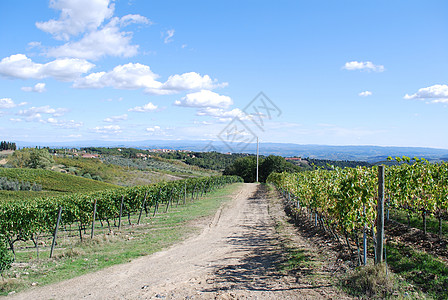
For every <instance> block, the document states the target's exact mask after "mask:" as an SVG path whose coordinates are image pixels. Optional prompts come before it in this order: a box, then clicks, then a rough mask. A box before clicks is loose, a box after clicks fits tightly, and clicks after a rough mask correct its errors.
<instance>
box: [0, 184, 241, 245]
mask: <svg viewBox="0 0 448 300" xmlns="http://www.w3.org/2000/svg"><path fill="white" fill-rule="evenodd" d="M240 181H241V179H240V178H238V177H236V176H216V177H207V178H195V179H186V180H179V181H172V182H162V183H159V184H154V185H148V186H136V187H129V188H115V189H109V190H104V191H99V192H92V193H75V194H69V195H65V196H60V197H46V198H36V199H31V200H21V201H3V202H0V235H1V236H3V237H4V238H5V239H6V240H7V243H8V244H9V247H10V248H11V250H12V251H13V252H14V250H15V248H14V245H15V243H16V242H18V241H21V242H26V241H33V242H34V244H35V246H36V248H37V247H38V243H37V239H38V237H39V236H42V235H45V234H47V235H48V234H51V235H54V236H55V237H56V232H57V229H56V230H55V228H57V227H58V226H64V227H67V226H70V227H72V226H75V227H76V226H78V229H79V232H80V238H81V240H82V233H81V231H82V230H84V231H85V227H86V226H87V225H90V224H94V222H95V220H97V221H100V222H101V223H103V222H104V223H107V226H108V228H109V230H111V227H113V226H115V227H118V228H120V226H121V224H122V216H127V217H128V218H129V217H130V215H131V214H135V213H137V214H139V217H138V222H140V218H141V216H142V213H143V212H145V214H148V212H149V209H150V208H151V207H153V214H156V213H157V212H158V211H162V210H163V211H167V210H168V209H169V207H170V206H173V205H174V204H175V205H176V206H177V205H178V204H180V203H185V202H186V201H187V200H188V199H190V197H191V198H192V199H195V198H198V197H200V196H201V195H203V194H206V193H208V192H210V191H212V190H215V189H217V188H219V187H222V186H224V185H227V184H230V183H234V182H240ZM187 198H188V199H187ZM58 216H59V217H58ZM92 228H93V226H92ZM92 236H93V230H92Z"/></svg>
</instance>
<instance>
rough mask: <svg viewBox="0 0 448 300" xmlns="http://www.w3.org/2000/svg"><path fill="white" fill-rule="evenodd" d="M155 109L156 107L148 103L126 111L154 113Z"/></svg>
mask: <svg viewBox="0 0 448 300" xmlns="http://www.w3.org/2000/svg"><path fill="white" fill-rule="evenodd" d="M156 109H157V105H154V104H152V103H151V102H148V103H147V104H145V105H143V106H136V107H134V108H130V109H128V111H133V112H151V111H155V110H156Z"/></svg>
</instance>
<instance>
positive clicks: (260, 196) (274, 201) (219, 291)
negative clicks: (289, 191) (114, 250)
mask: <svg viewBox="0 0 448 300" xmlns="http://www.w3.org/2000/svg"><path fill="white" fill-rule="evenodd" d="M288 219H289V218H288V217H286V215H285V212H284V210H283V204H282V202H281V201H280V200H279V199H278V198H271V199H270V197H268V194H267V191H266V188H265V187H264V186H261V185H257V184H244V185H243V186H242V188H241V190H240V191H239V193H238V195H236V196H235V197H234V199H233V200H232V201H231V202H229V203H227V204H226V205H224V206H223V207H221V208H220V209H219V210H218V212H217V213H216V214H215V216H214V217H213V218H211V219H210V220H209V221H208V222H207V223H206V224H204V221H203V220H201V221H199V222H198V226H203V231H202V233H201V234H200V235H198V236H195V237H192V238H189V239H187V240H185V241H184V242H182V243H180V244H178V245H176V246H173V247H171V248H169V249H167V250H164V251H161V252H159V253H156V254H153V255H150V256H146V257H142V258H139V259H136V260H134V261H132V262H130V263H127V264H123V265H117V266H113V267H110V268H107V269H104V270H101V271H98V272H95V273H91V274H87V275H84V276H80V277H77V278H74V279H71V280H67V281H63V282H60V283H57V284H53V285H49V286H45V287H40V288H35V289H32V290H29V291H26V292H23V293H18V294H15V295H12V296H11V297H10V298H11V299H81V298H84V299H347V298H348V297H347V296H346V295H345V294H343V293H342V292H340V291H339V290H338V289H337V288H336V287H334V285H333V281H334V280H332V279H331V277H332V276H334V274H335V272H337V271H338V268H339V266H338V265H337V264H338V261H339V260H338V259H337V257H336V254H334V253H333V254H331V253H329V252H323V251H322V250H320V249H319V247H317V246H315V245H314V244H312V243H311V242H310V241H309V239H308V238H307V237H303V236H301V231H300V230H299V229H297V228H295V227H294V226H293V225H291V224H290V223H288V222H287V221H288ZM288 249H299V250H300V251H303V253H305V255H306V257H307V263H306V264H304V265H303V266H302V265H300V264H299V265H296V266H295V267H294V268H293V270H291V271H281V268H280V266H281V265H282V264H284V263H285V258H286V256H287V251H288Z"/></svg>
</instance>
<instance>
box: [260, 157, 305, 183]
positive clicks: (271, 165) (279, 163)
mask: <svg viewBox="0 0 448 300" xmlns="http://www.w3.org/2000/svg"><path fill="white" fill-rule="evenodd" d="M298 171H300V167H298V166H295V165H293V164H291V163H289V162H287V161H286V159H285V158H284V157H281V156H276V155H269V156H268V157H267V158H266V159H264V160H263V162H262V163H261V164H260V168H259V172H260V176H259V177H260V178H259V179H260V182H266V179H267V178H268V176H269V175H270V174H271V173H272V172H276V173H282V172H289V173H294V172H298Z"/></svg>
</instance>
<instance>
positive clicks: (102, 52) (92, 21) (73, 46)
mask: <svg viewBox="0 0 448 300" xmlns="http://www.w3.org/2000/svg"><path fill="white" fill-rule="evenodd" d="M111 2H112V1H109V0H54V1H51V3H50V6H51V7H52V8H54V9H57V10H60V11H61V13H60V16H59V19H58V20H54V19H52V20H49V21H47V22H37V23H36V26H37V27H38V28H39V29H41V30H43V31H45V32H48V33H50V34H52V35H53V36H54V37H55V38H56V39H58V40H64V41H66V43H65V44H63V45H61V46H58V47H52V48H49V49H47V50H46V53H45V54H46V55H47V56H50V57H64V58H66V57H72V58H82V59H99V58H101V57H103V56H106V55H110V56H120V57H131V56H134V55H136V54H137V51H138V45H132V44H131V40H132V32H125V31H121V28H122V27H125V26H128V25H130V24H136V23H140V24H151V22H150V20H148V19H147V18H146V17H144V16H141V15H137V14H130V15H126V16H124V17H122V18H118V17H113V14H114V4H113V3H111ZM107 20H109V21H107ZM106 21H107V22H106ZM77 36H80V38H78V39H77V40H72V41H70V40H71V39H72V38H74V37H77Z"/></svg>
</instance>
